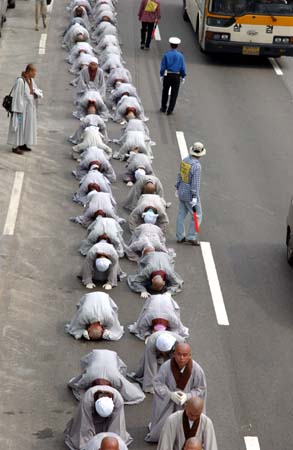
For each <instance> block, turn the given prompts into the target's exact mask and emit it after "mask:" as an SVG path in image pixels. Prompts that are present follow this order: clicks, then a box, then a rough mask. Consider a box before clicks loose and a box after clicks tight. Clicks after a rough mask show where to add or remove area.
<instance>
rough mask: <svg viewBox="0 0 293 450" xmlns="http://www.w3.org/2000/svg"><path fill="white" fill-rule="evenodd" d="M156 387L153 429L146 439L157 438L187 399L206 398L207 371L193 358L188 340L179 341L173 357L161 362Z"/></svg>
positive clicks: (151, 428)
mask: <svg viewBox="0 0 293 450" xmlns="http://www.w3.org/2000/svg"><path fill="white" fill-rule="evenodd" d="M153 387H154V391H155V394H154V399H153V406H152V417H151V426H150V431H149V433H148V434H147V436H146V439H145V440H146V441H147V442H158V440H159V437H160V432H161V429H162V427H163V425H164V424H165V422H166V420H167V418H168V417H169V416H170V415H171V414H173V413H174V412H176V411H179V410H182V409H183V405H184V404H185V403H186V401H187V400H189V399H190V398H192V397H202V398H203V399H204V401H205V398H206V392H207V385H206V378H205V374H204V371H203V369H202V368H201V366H200V365H199V364H198V363H197V362H196V361H194V360H192V358H191V347H190V345H189V344H187V343H177V344H176V346H175V351H174V355H173V357H172V358H171V359H170V360H169V361H166V362H165V363H164V364H163V365H162V366H161V368H160V370H159V372H158V375H157V376H156V377H155V378H154V380H153ZM180 448H182V446H181V447H180Z"/></svg>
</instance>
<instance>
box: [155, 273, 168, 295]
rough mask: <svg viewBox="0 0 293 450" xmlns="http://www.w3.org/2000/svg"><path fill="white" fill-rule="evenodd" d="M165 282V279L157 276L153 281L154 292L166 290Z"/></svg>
mask: <svg viewBox="0 0 293 450" xmlns="http://www.w3.org/2000/svg"><path fill="white" fill-rule="evenodd" d="M165 284H166V282H165V280H163V277H161V275H156V276H155V277H154V278H153V279H152V289H153V290H154V291H157V292H160V291H162V289H164V287H165Z"/></svg>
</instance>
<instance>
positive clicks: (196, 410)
mask: <svg viewBox="0 0 293 450" xmlns="http://www.w3.org/2000/svg"><path fill="white" fill-rule="evenodd" d="M202 410H203V399H202V398H200V397H192V398H191V399H190V400H188V401H187V402H186V405H185V412H186V415H187V417H188V419H189V420H191V421H193V422H194V421H195V420H197V419H199V418H200V415H201V413H202Z"/></svg>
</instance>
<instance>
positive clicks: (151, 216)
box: [142, 209, 159, 225]
mask: <svg viewBox="0 0 293 450" xmlns="http://www.w3.org/2000/svg"><path fill="white" fill-rule="evenodd" d="M158 215H159V214H155V213H154V211H153V210H152V209H150V210H148V211H147V212H145V213H143V214H142V217H143V220H144V222H145V223H151V224H153V225H155V223H156V221H157V217H158Z"/></svg>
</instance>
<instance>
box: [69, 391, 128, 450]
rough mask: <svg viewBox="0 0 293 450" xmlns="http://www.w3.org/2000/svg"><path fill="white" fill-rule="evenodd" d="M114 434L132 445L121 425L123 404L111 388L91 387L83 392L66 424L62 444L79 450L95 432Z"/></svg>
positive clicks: (123, 418)
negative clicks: (75, 410) (72, 415)
mask: <svg viewBox="0 0 293 450" xmlns="http://www.w3.org/2000/svg"><path fill="white" fill-rule="evenodd" d="M107 431H111V432H113V433H117V434H118V435H119V436H120V437H121V439H123V441H124V442H125V443H126V444H130V443H131V442H132V437H131V436H130V435H129V433H127V431H126V426H125V414H124V402H123V398H122V397H121V394H119V392H118V391H117V390H116V389H114V388H112V387H111V386H94V387H92V388H90V389H88V390H87V391H86V393H85V394H84V397H83V399H82V400H81V402H80V403H79V405H78V408H77V412H76V415H75V416H74V417H73V418H72V419H71V420H70V421H69V422H68V424H67V426H66V429H65V431H64V434H65V444H66V445H67V447H69V448H70V450H80V449H83V448H84V447H85V445H86V444H87V442H88V441H89V440H90V439H91V438H92V437H94V436H95V435H96V434H98V433H102V432H107Z"/></svg>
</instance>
